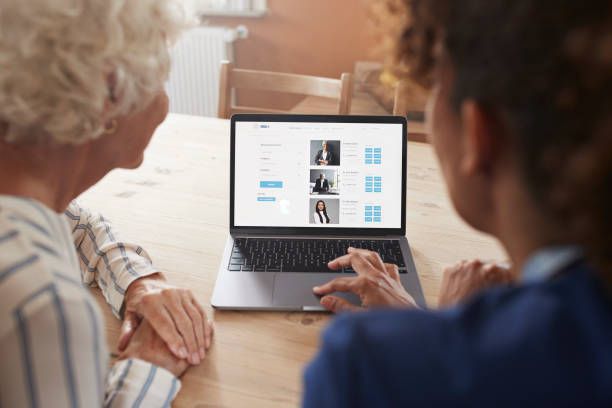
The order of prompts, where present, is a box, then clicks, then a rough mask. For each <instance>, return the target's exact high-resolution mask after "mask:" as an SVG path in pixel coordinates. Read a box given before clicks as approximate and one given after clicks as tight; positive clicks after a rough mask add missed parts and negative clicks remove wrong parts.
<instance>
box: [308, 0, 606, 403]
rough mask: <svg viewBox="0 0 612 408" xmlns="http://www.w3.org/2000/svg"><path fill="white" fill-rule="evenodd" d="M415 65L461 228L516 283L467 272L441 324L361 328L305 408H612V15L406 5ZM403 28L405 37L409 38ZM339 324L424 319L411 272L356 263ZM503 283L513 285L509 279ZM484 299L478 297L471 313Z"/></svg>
mask: <svg viewBox="0 0 612 408" xmlns="http://www.w3.org/2000/svg"><path fill="white" fill-rule="evenodd" d="M404 7H407V8H408V9H410V10H411V14H410V15H407V16H405V18H403V19H402V22H403V24H404V26H403V27H402V30H401V33H400V34H399V36H398V38H399V48H398V50H399V56H400V58H401V61H402V62H405V63H407V64H408V66H409V67H410V68H411V72H412V73H413V74H414V75H415V76H416V77H417V78H418V79H421V80H424V83H425V84H428V85H433V88H432V92H431V99H430V103H429V107H428V120H429V122H430V129H431V142H432V145H433V147H434V150H435V151H436V153H437V155H438V157H439V159H440V164H441V169H442V173H443V175H444V178H445V179H446V182H447V184H448V190H449V193H450V196H451V198H452V201H453V203H454V205H455V208H456V209H457V211H458V213H459V214H460V215H461V216H462V217H463V218H464V219H465V220H466V221H467V222H468V223H470V224H471V225H472V226H473V227H475V228H477V229H479V230H481V231H484V232H487V233H489V234H491V235H493V236H495V237H497V238H498V239H499V240H500V242H501V243H502V244H503V245H504V246H505V248H506V250H507V252H508V254H509V256H510V258H511V259H512V261H513V263H514V267H515V270H516V271H518V275H519V276H518V281H517V282H516V283H514V284H513V285H511V286H509V285H498V287H496V288H491V289H489V290H485V291H484V292H481V293H479V294H477V295H474V294H473V292H474V291H475V290H478V289H480V288H483V287H486V286H490V284H491V283H492V282H493V281H495V280H502V281H503V280H507V278H508V277H509V276H508V275H507V274H504V273H499V274H498V273H496V272H495V270H496V268H495V267H492V266H490V265H488V264H483V263H480V262H464V263H462V264H459V265H458V266H456V267H455V268H453V269H451V270H450V273H448V274H447V276H446V280H445V282H444V284H443V287H444V288H445V289H444V293H443V295H444V299H445V303H446V304H448V303H450V302H451V301H459V304H458V305H457V306H455V307H453V308H449V309H446V310H441V311H437V312H436V311H419V310H399V309H398V310H394V311H388V310H387V311H376V312H368V313H357V314H352V315H350V314H347V315H344V316H342V317H340V318H338V319H337V320H336V321H335V322H334V323H333V324H332V326H331V327H330V328H329V329H328V330H327V332H326V334H325V336H324V341H323V346H322V349H321V351H320V353H319V354H318V356H317V357H316V358H315V360H314V361H313V362H312V364H311V365H310V367H309V368H308V370H307V371H306V377H305V378H306V381H305V382H306V391H305V399H304V406H305V407H317V408H322V407H334V408H338V407H352V408H354V407H374V406H381V407H382V406H384V407H394V406H398V407H438V406H448V407H493V406H494V407H506V406H507V407H517V406H533V407H561V406H563V407H569V406H589V407H604V406H605V407H610V406H612V242H611V240H610V231H611V229H612V98H611V95H612V23H611V22H612V2H610V1H609V0H593V1H589V2H579V1H575V0H556V1H533V0H511V1H509V0H412V1H410V0H398V1H395V2H394V7H393V10H402V8H404ZM400 25H401V24H400ZM345 265H351V266H352V267H353V268H354V269H355V270H356V271H357V273H358V275H359V276H358V277H356V278H347V277H344V278H339V279H336V280H335V281H332V282H331V283H329V284H327V285H324V286H322V287H320V288H315V292H316V293H318V294H319V295H322V296H323V298H322V300H321V302H322V303H323V304H324V305H325V306H327V307H328V308H330V309H332V310H345V309H353V308H354V306H351V305H350V304H348V303H346V302H345V301H343V300H342V299H340V298H338V297H335V296H333V295H332V292H334V291H351V292H355V293H357V294H359V295H360V296H361V298H362V300H363V303H364V304H366V305H367V306H372V307H375V306H386V307H389V306H395V307H398V308H408V309H414V302H412V300H411V299H410V296H409V295H408V294H407V293H406V291H405V290H404V289H403V288H402V287H401V284H400V283H399V278H398V276H397V269H395V268H394V267H393V265H385V264H383V263H382V261H381V260H380V258H379V257H378V256H377V255H376V254H373V253H368V252H365V251H361V250H350V253H349V254H348V255H346V256H344V257H342V258H339V259H337V260H335V261H333V262H332V263H331V264H330V267H331V268H340V267H342V266H345ZM496 277H498V278H500V279H496ZM468 295H470V296H468Z"/></svg>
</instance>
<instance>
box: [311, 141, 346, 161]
mask: <svg viewBox="0 0 612 408" xmlns="http://www.w3.org/2000/svg"><path fill="white" fill-rule="evenodd" d="M310 163H311V164H314V165H315V166H339V165H340V141H339V140H311V141H310Z"/></svg>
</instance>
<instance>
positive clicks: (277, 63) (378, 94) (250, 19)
mask: <svg viewBox="0 0 612 408" xmlns="http://www.w3.org/2000/svg"><path fill="white" fill-rule="evenodd" d="M184 2H185V5H186V8H187V9H188V10H189V11H190V12H191V13H195V15H196V16H197V18H198V21H199V22H200V23H199V26H198V27H195V28H193V29H191V30H190V31H189V32H188V33H186V35H184V36H183V37H182V38H181V40H180V41H179V43H178V44H176V46H175V47H174V48H173V69H172V73H171V77H170V81H169V83H168V91H169V94H170V97H171V111H173V112H176V113H186V114H194V115H202V116H217V114H218V105H219V86H218V84H219V81H220V64H221V61H223V60H227V61H231V62H232V63H233V67H235V68H243V69H252V70H263V71H274V72H282V73H291V74H303V75H311V76H316V77H325V78H335V79H339V78H340V77H341V74H342V73H351V74H352V88H353V89H352V92H353V94H352V101H351V109H350V113H351V114H392V113H393V108H394V103H395V100H394V99H395V89H396V87H397V78H395V76H394V75H393V74H392V72H391V71H390V70H388V69H386V68H385V66H384V64H383V62H384V61H385V58H384V56H383V52H382V49H381V48H382V47H381V45H382V44H384V39H383V37H382V35H381V31H380V27H379V26H380V24H379V21H380V18H381V17H380V10H381V8H383V7H385V6H383V4H384V3H386V1H382V0H307V1H305V0H184ZM409 88H410V89H409V91H408V92H404V93H406V94H408V96H407V97H406V101H404V102H405V103H404V105H408V106H405V107H404V110H405V111H410V112H412V113H416V114H417V116H418V112H420V111H422V105H423V104H424V99H425V95H424V94H423V92H422V91H420V90H419V89H418V88H416V87H414V89H412V87H411V86H409ZM231 98H232V100H233V103H234V104H236V105H257V106H263V107H266V108H270V109H280V110H283V111H289V112H292V113H337V112H334V109H335V105H334V104H333V103H328V102H327V101H326V100H325V99H323V98H318V97H307V96H305V95H299V94H291V93H289V94H287V93H278V92H270V91H265V90H263V91H262V90H257V91H254V90H251V89H240V90H238V89H236V90H235V91H232V94H231Z"/></svg>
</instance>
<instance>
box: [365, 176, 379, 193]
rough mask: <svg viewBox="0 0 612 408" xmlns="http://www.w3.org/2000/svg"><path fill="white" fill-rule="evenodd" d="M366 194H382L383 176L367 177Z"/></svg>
mask: <svg viewBox="0 0 612 408" xmlns="http://www.w3.org/2000/svg"><path fill="white" fill-rule="evenodd" d="M365 192H366V193H382V177H381V176H366V178H365Z"/></svg>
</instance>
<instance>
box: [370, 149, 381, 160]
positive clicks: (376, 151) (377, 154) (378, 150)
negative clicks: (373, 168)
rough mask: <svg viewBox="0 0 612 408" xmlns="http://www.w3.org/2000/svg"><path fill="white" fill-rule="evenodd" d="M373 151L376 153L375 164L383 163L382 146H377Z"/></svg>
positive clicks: (374, 156)
mask: <svg viewBox="0 0 612 408" xmlns="http://www.w3.org/2000/svg"><path fill="white" fill-rule="evenodd" d="M373 153H374V155H373V157H372V159H373V163H374V164H381V163H382V148H380V147H375V148H374V151H373Z"/></svg>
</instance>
